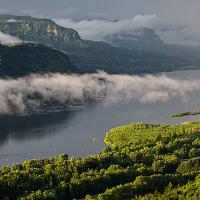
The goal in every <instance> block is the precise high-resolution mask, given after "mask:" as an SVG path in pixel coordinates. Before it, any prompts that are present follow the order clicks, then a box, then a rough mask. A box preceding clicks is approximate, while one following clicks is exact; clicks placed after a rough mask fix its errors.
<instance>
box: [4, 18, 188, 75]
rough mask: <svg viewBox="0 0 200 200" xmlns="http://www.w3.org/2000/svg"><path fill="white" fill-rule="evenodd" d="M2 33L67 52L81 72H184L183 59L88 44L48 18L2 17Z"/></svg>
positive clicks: (99, 43) (72, 31)
mask: <svg viewBox="0 0 200 200" xmlns="http://www.w3.org/2000/svg"><path fill="white" fill-rule="evenodd" d="M0 31H2V32H3V33H5V34H10V35H12V36H16V37H18V38H20V39H21V40H26V41H33V42H36V43H41V44H43V45H47V46H50V47H53V48H56V49H58V50H61V51H65V52H66V53H67V54H68V56H69V58H70V59H71V60H72V62H73V63H74V64H75V65H76V66H77V68H78V69H79V70H81V71H82V72H95V71H96V70H99V69H100V70H105V71H106V72H109V73H153V72H163V71H173V70H180V69H183V68H184V67H185V66H186V65H188V63H187V61H185V60H184V59H179V58H176V57H174V56H171V55H170V56H169V55H164V54H161V53H159V52H148V51H147V50H143V49H141V50H140V49H131V50H130V49H128V48H125V47H124V48H119V47H114V46H112V45H110V44H108V43H104V42H94V41H85V40H83V39H81V37H80V36H79V34H78V33H77V32H76V31H75V30H72V29H69V28H64V27H61V26H59V25H57V24H56V23H55V22H53V21H52V20H49V19H37V18H32V17H29V16H13V15H2V16H0Z"/></svg>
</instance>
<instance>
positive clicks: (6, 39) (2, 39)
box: [0, 31, 22, 44]
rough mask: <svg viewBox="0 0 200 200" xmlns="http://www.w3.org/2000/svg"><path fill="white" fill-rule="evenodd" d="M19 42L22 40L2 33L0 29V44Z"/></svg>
mask: <svg viewBox="0 0 200 200" xmlns="http://www.w3.org/2000/svg"><path fill="white" fill-rule="evenodd" d="M21 42H22V41H21V40H20V39H19V38H17V37H13V36H11V35H8V34H4V33H2V32H1V31H0V43H1V44H17V43H21Z"/></svg>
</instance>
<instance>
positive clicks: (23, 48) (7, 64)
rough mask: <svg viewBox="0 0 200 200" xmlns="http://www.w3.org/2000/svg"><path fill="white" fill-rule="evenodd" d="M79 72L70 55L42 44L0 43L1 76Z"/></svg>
mask: <svg viewBox="0 0 200 200" xmlns="http://www.w3.org/2000/svg"><path fill="white" fill-rule="evenodd" d="M48 72H52V73H56V72H59V73H79V71H78V70H77V69H76V67H75V66H74V65H73V64H72V63H71V61H70V59H69V58H68V56H67V55H66V54H64V53H62V52H60V51H57V50H54V49H51V48H50V47H46V46H44V45H41V44H27V43H24V44H19V45H14V46H4V45H2V44H0V77H21V76H25V75H29V74H31V73H37V74H40V73H42V74H43V73H48Z"/></svg>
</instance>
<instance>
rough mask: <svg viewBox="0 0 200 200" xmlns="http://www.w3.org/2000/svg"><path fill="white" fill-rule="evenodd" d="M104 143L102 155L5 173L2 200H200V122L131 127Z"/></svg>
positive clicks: (30, 163)
mask: <svg viewBox="0 0 200 200" xmlns="http://www.w3.org/2000/svg"><path fill="white" fill-rule="evenodd" d="M105 143H106V145H107V146H106V147H105V148H104V150H103V151H102V153H100V154H99V155H91V156H88V157H86V158H75V157H68V156H67V155H66V154H62V155H60V157H53V158H50V159H42V160H27V161H25V162H23V163H22V164H17V163H16V164H13V166H12V167H9V166H5V167H2V169H1V171H0V197H3V198H7V199H13V200H15V199H24V200H33V199H48V200H49V199H50V200H51V199H52V200H54V199H60V200H62V199H69V200H70V199H87V200H89V199H97V200H110V199H112V200H115V199H116V200H118V199H119V200H121V199H123V200H126V199H127V200H128V199H138V200H143V199H144V200H146V199H161V198H162V199H166V198H165V197H167V196H170V195H174V196H173V197H174V199H181V198H182V197H183V196H185V195H196V197H198V198H196V199H199V198H200V193H199V190H196V191H194V190H192V187H196V188H197V187H198V183H199V180H200V178H199V176H200V174H199V173H200V122H187V123H183V124H179V125H174V126H168V125H165V124H161V125H151V124H141V123H138V124H130V125H128V126H122V127H117V128H113V129H111V130H110V131H109V132H108V133H107V134H106V137H105ZM170 190H171V191H172V192H173V194H171V193H170V192H169V191H170ZM190 190H191V191H190ZM179 194H180V195H179ZM172 199H173V198H172Z"/></svg>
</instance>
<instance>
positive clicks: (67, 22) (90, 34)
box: [54, 15, 157, 41]
mask: <svg viewBox="0 0 200 200" xmlns="http://www.w3.org/2000/svg"><path fill="white" fill-rule="evenodd" d="M156 20H157V17H156V15H137V16H135V17H133V18H131V19H123V20H118V21H109V20H100V19H96V20H82V21H73V20H71V19H56V20H54V21H55V22H56V23H58V24H59V25H61V26H65V27H68V28H72V29H75V30H76V31H78V32H79V34H80V35H81V37H82V38H83V39H90V40H96V41H101V40H104V39H105V37H106V36H107V35H110V34H115V33H121V32H134V31H135V30H136V29H138V28H141V27H149V28H153V27H154V24H155V22H156Z"/></svg>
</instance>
